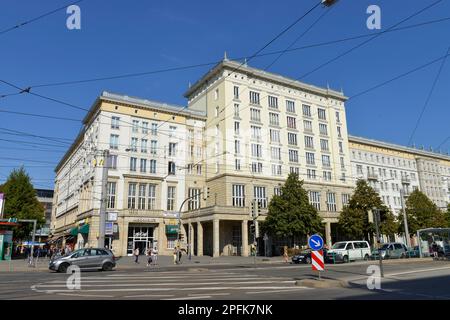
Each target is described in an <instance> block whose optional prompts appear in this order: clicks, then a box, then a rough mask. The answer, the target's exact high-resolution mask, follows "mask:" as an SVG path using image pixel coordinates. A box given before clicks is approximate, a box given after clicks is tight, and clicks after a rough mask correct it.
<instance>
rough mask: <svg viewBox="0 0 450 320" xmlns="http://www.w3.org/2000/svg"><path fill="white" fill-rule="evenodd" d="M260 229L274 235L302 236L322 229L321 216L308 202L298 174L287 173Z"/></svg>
mask: <svg viewBox="0 0 450 320" xmlns="http://www.w3.org/2000/svg"><path fill="white" fill-rule="evenodd" d="M261 227H262V230H263V231H264V232H267V234H269V235H272V236H276V237H287V238H292V237H303V236H306V235H312V234H315V233H317V232H319V231H320V230H322V218H321V217H320V215H319V213H318V212H317V210H316V208H314V206H312V205H311V204H310V203H309V198H308V194H307V192H306V190H305V189H304V188H303V181H302V180H299V177H298V174H296V173H291V174H289V176H288V178H287V180H286V182H285V184H284V185H283V186H282V187H281V195H274V196H273V198H272V199H271V201H270V203H269V212H268V215H267V218H266V220H265V221H264V223H263V224H262V226H261Z"/></svg>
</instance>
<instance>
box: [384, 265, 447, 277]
mask: <svg viewBox="0 0 450 320" xmlns="http://www.w3.org/2000/svg"><path fill="white" fill-rule="evenodd" d="M446 269H450V267H442V268H431V269H419V270H412V271H403V272H396V273H389V274H387V276H388V277H392V276H399V275H403V274H410V273H418V272H431V271H439V270H446Z"/></svg>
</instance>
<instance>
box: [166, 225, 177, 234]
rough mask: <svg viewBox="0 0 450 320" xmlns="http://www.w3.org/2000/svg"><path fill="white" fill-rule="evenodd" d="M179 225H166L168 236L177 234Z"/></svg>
mask: <svg viewBox="0 0 450 320" xmlns="http://www.w3.org/2000/svg"><path fill="white" fill-rule="evenodd" d="M177 233H178V225H177V224H166V234H177Z"/></svg>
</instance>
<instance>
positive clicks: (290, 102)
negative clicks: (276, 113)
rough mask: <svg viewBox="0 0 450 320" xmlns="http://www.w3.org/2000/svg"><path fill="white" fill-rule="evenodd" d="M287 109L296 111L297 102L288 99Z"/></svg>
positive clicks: (292, 111)
mask: <svg viewBox="0 0 450 320" xmlns="http://www.w3.org/2000/svg"><path fill="white" fill-rule="evenodd" d="M286 111H287V112H291V113H295V102H294V101H290V100H286Z"/></svg>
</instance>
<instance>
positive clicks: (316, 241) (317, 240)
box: [308, 234, 323, 250]
mask: <svg viewBox="0 0 450 320" xmlns="http://www.w3.org/2000/svg"><path fill="white" fill-rule="evenodd" d="M308 245H309V247H310V248H311V249H312V250H320V249H322V248H323V239H322V237H321V236H319V235H318V234H314V235H312V236H311V237H309V239H308Z"/></svg>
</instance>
